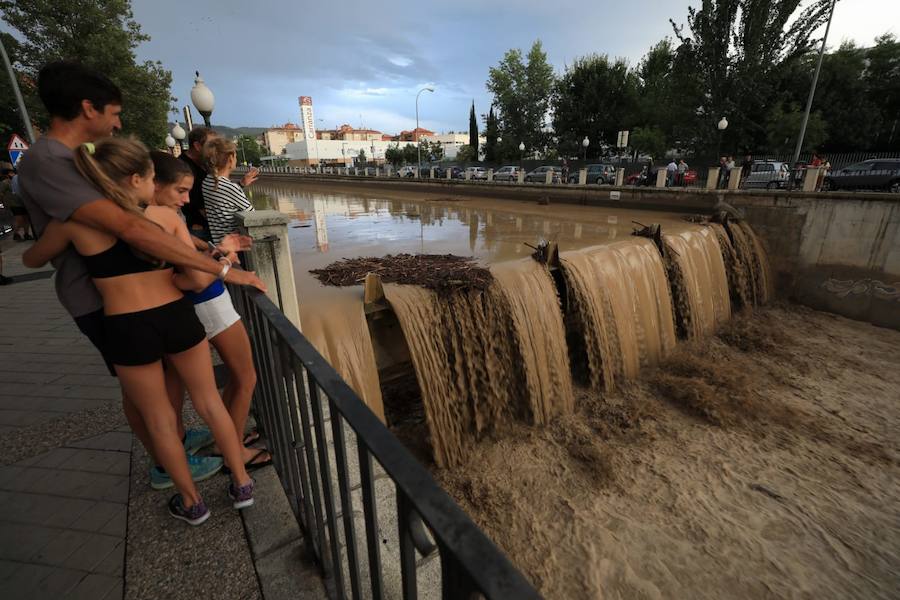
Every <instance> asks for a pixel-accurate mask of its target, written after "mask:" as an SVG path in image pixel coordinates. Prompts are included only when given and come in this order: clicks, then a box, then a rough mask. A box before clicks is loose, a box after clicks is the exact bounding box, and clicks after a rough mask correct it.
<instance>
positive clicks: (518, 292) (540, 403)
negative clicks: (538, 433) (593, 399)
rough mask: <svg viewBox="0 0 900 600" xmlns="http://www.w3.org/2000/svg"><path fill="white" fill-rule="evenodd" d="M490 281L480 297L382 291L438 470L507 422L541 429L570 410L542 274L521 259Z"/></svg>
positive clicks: (551, 295) (498, 269)
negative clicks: (410, 369)
mask: <svg viewBox="0 0 900 600" xmlns="http://www.w3.org/2000/svg"><path fill="white" fill-rule="evenodd" d="M492 271H493V273H494V276H495V279H494V282H493V284H492V286H491V287H490V288H489V289H488V290H485V291H483V292H458V293H452V294H449V295H438V294H437V293H435V292H433V291H431V290H425V289H422V288H418V287H414V286H408V285H386V286H385V288H384V291H385V296H386V299H387V301H388V302H389V303H390V305H391V308H392V309H393V311H394V313H395V314H396V315H397V318H398V320H399V321H400V325H401V327H402V328H403V333H404V336H405V338H406V343H407V344H408V346H409V350H410V356H411V358H412V363H413V366H414V367H415V371H416V378H417V380H418V383H419V388H420V391H421V394H422V402H423V404H424V408H425V417H426V422H427V425H428V431H429V437H430V443H431V449H432V452H433V456H434V459H435V462H437V464H438V465H441V466H445V465H450V464H454V463H455V462H457V461H459V460H460V459H461V458H463V456H464V455H465V451H466V448H467V446H468V445H469V444H470V443H471V442H472V441H473V440H474V439H477V438H478V437H479V436H480V435H481V434H482V433H483V432H485V431H487V430H489V429H490V428H491V427H494V426H496V425H498V424H500V423H502V422H503V421H504V420H506V419H511V418H517V419H522V420H525V421H527V422H530V423H533V424H545V423H547V422H549V420H550V419H551V418H552V417H553V416H555V415H558V414H563V413H566V412H570V411H571V410H572V408H573V407H574V395H573V391H572V383H571V378H570V374H569V358H568V352H567V350H566V345H565V333H564V328H563V322H562V312H561V311H560V307H559V300H558V298H557V295H556V289H555V286H554V284H553V280H552V279H551V277H550V274H549V272H548V271H547V270H546V268H545V267H544V266H542V265H540V264H538V263H536V262H534V261H532V260H530V259H526V260H524V261H515V262H513V263H505V264H502V265H497V266H495V267H493V268H492Z"/></svg>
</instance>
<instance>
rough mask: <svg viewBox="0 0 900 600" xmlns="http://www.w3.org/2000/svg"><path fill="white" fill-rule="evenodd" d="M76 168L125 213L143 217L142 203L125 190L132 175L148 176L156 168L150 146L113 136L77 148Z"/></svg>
mask: <svg viewBox="0 0 900 600" xmlns="http://www.w3.org/2000/svg"><path fill="white" fill-rule="evenodd" d="M75 166H76V167H77V168H78V171H79V172H80V173H81V174H82V175H83V176H84V177H85V178H86V179H87V180H88V181H90V182H91V183H93V184H94V185H96V186H97V187H98V188H100V191H102V192H103V194H104V195H105V196H106V197H107V198H109V199H110V200H112V201H113V202H115V203H116V204H118V205H119V206H121V207H122V208H123V209H124V210H126V211H128V212H130V213H134V214H136V215H142V214H143V213H142V212H141V210H140V208H139V207H138V201H137V199H136V198H134V197H133V196H132V195H131V194H130V193H129V190H128V188H127V187H125V184H124V180H125V179H126V178H128V177H131V176H132V175H135V174H137V175H141V176H146V175H148V174H149V173H150V170H151V169H152V168H153V163H152V162H151V161H150V154H149V152H148V151H147V147H146V146H144V145H143V144H142V143H140V142H139V141H137V140H135V139H132V138H119V137H110V138H106V139H104V140H102V141H100V142H97V143H96V144H82V145H80V146H78V148H76V149H75Z"/></svg>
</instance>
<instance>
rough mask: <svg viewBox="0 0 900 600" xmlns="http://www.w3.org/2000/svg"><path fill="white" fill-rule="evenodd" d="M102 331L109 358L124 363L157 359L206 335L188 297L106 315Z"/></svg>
mask: <svg viewBox="0 0 900 600" xmlns="http://www.w3.org/2000/svg"><path fill="white" fill-rule="evenodd" d="M103 333H104V338H105V339H104V342H105V346H106V349H107V354H106V356H107V357H108V359H109V361H110V362H112V364H114V365H121V366H124V367H135V366H138V365H148V364H150V363H154V362H156V361H158V360H160V359H161V358H162V357H163V356H164V355H166V354H178V353H179V352H184V351H185V350H190V349H191V348H193V347H194V346H196V345H197V344H199V343H200V342H201V341H203V340H205V339H206V330H205V329H203V325H202V324H201V323H200V319H198V318H197V313H196V312H194V305H193V304H192V303H191V301H190V300H188V299H187V298H181V299H179V300H176V301H175V302H170V303H168V304H163V305H162V306H157V307H156V308H150V309H148V310H142V311H138V312H133V313H125V314H121V315H106V316H105V317H104V319H103Z"/></svg>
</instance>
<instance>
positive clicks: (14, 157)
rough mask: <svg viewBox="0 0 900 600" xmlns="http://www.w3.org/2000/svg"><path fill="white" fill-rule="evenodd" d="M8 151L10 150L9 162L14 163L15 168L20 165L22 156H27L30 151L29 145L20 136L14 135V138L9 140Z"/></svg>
mask: <svg viewBox="0 0 900 600" xmlns="http://www.w3.org/2000/svg"><path fill="white" fill-rule="evenodd" d="M6 149H7V150H9V161H10V162H11V163H12V165H13V167H15V166H16V165H18V163H19V160H20V159H21V158H22V155H23V154H25V151H26V150H28V143H27V142H26V141H25V140H23V139H22V138H20V137H19V136H18V134H15V133H14V134H13V136H12V137H11V138H9V143H8V144H7V145H6Z"/></svg>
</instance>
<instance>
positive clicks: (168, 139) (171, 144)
mask: <svg viewBox="0 0 900 600" xmlns="http://www.w3.org/2000/svg"><path fill="white" fill-rule="evenodd" d="M166 146H167V147H168V148H169V154H175V138H173V137H172V134H171V133H167V134H166Z"/></svg>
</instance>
